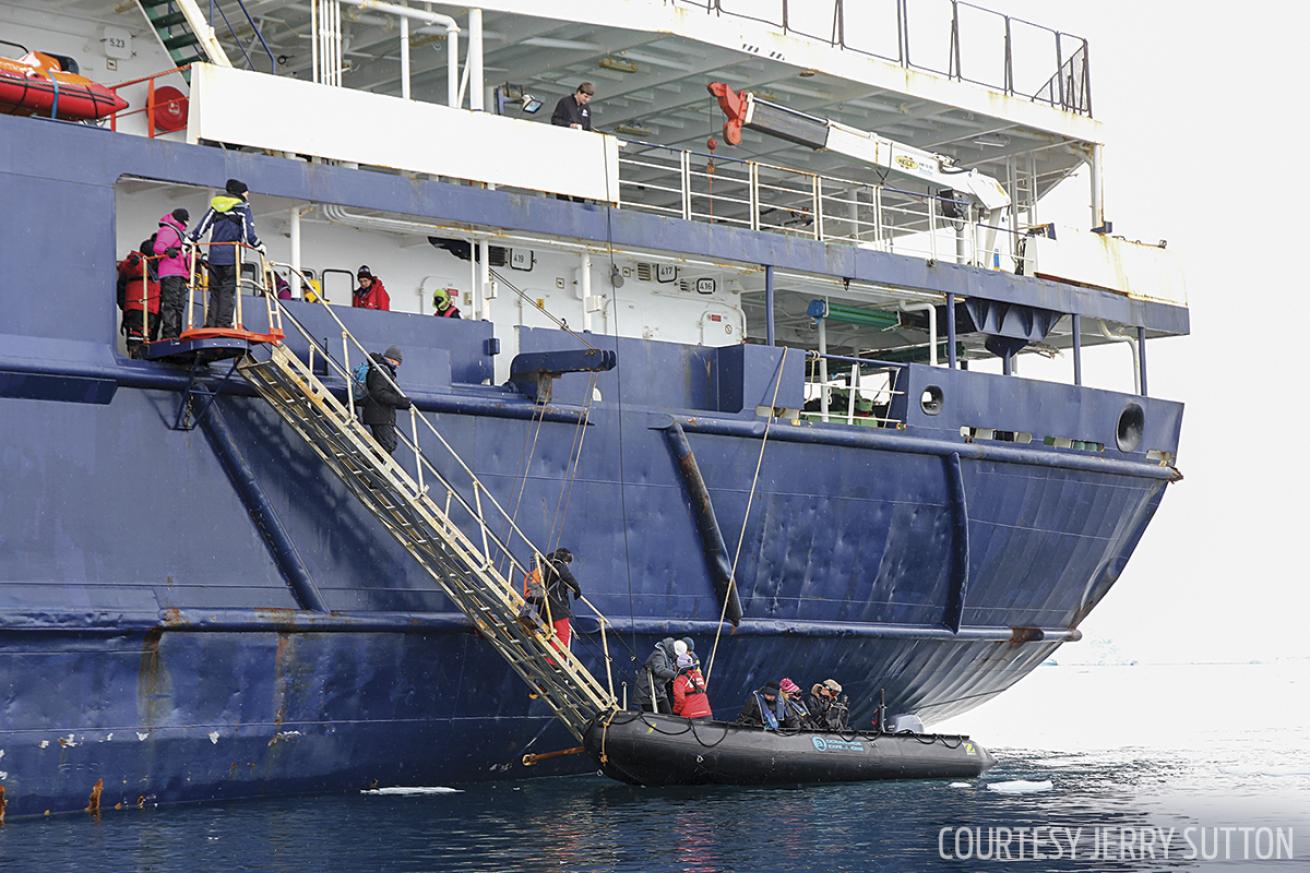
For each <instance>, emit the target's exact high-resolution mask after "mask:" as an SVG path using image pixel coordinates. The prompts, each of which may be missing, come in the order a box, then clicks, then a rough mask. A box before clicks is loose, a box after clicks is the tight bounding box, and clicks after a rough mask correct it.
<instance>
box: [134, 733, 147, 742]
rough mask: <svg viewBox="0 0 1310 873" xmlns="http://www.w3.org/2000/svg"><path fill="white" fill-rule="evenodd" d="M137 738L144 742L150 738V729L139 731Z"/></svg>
mask: <svg viewBox="0 0 1310 873" xmlns="http://www.w3.org/2000/svg"><path fill="white" fill-rule="evenodd" d="M136 738H137V739H138V740H139V741H141V742H143V743H144V742H145V741H146V740H147V739H149V738H150V731H146V732H145V733H141V731H137V732H136Z"/></svg>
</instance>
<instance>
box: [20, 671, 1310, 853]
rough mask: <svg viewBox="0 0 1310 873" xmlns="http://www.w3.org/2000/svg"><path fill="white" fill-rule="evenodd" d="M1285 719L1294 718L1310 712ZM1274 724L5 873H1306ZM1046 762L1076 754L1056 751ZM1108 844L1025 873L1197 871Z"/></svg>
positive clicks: (179, 827) (467, 796) (271, 812)
mask: <svg viewBox="0 0 1310 873" xmlns="http://www.w3.org/2000/svg"><path fill="white" fill-rule="evenodd" d="M1042 681H1044V680H1038V682H1037V683H1036V684H1037V685H1038V687H1040V684H1041V682H1042ZM1118 684H1121V683H1118ZM1020 698H1022V695H1020ZM1282 701H1283V702H1282V703H1280V704H1278V706H1302V705H1303V704H1301V703H1300V702H1299V699H1298V700H1295V701H1294V700H1289V699H1288V698H1282ZM1134 712H1135V716H1134V717H1139V718H1140V717H1144V716H1143V715H1142V712H1141V711H1134ZM1248 712H1249V710H1248ZM1164 717H1165V716H1164V715H1161V716H1160V718H1164ZM1274 721H1275V720H1274V719H1272V718H1264V719H1258V718H1246V719H1234V718H1225V717H1219V716H1218V715H1217V716H1216V718H1214V719H1211V720H1208V721H1206V722H1205V723H1204V724H1201V725H1199V726H1197V729H1196V730H1195V731H1193V732H1192V733H1191V734H1187V735H1184V734H1182V733H1179V732H1174V733H1173V734H1161V736H1162V737H1163V739H1161V740H1160V741H1156V739H1159V738H1158V737H1157V738H1156V739H1153V740H1152V744H1151V745H1149V746H1146V745H1131V744H1129V745H1119V746H1117V747H1115V748H1111V749H1105V748H1101V749H1087V748H1079V749H1078V750H1077V751H1049V750H1047V751H1041V750H1033V749H1023V748H1009V749H1005V748H1001V749H997V750H996V752H997V755H998V757H999V758H1000V759H1001V764H1000V765H999V766H998V767H996V768H995V769H993V770H992V771H990V772H989V773H988V774H987V775H986V776H985V777H983V778H982V779H979V780H974V781H972V782H970V783H968V785H967V786H966V787H959V786H958V783H957V785H956V786H954V787H953V786H952V783H951V782H950V781H949V780H942V781H933V782H912V783H911V782H887V783H869V784H862V785H843V786H824V787H813V788H804V789H782V790H780V789H735V788H695V789H692V788H686V789H663V790H647V789H641V788H634V787H630V786H626V785H620V784H617V783H613V782H610V781H608V780H605V779H604V778H601V777H598V776H581V777H573V778H564V779H545V780H532V781H527V782H518V783H496V784H490V785H466V786H461V787H462V788H463V789H464V790H463V792H461V793H451V794H429V795H423V796H361V795H354V796H337V797H327V798H304V799H294V800H270V801H257V802H248V803H240V804H228V805H218V806H202V807H201V806H198V807H183V808H173V809H149V810H144V811H136V810H132V811H124V812H114V813H110V812H106V814H105V816H104V817H103V819H102V820H101V821H99V822H93V821H91V820H89V819H87V818H85V817H81V816H79V817H69V818H60V819H54V820H49V821H24V822H14V823H11V824H10V825H9V826H8V827H7V828H5V829H4V830H0V869H3V870H4V871H6V873H8V871H27V870H33V871H58V870H81V869H87V864H88V860H89V859H95V864H94V866H95V868H96V869H99V870H105V871H120V870H124V871H128V870H130V871H150V873H154V871H158V873H173V871H208V870H223V871H225V873H227V871H242V870H258V871H265V870H267V871H286V873H301V871H315V873H317V871H322V870H351V871H360V873H364V871H384V873H392V871H472V870H478V871H482V870H486V871H509V870H526V871H633V873H646V871H679V873H721V871H749V873H762V871H793V870H796V871H800V870H806V871H808V870H824V871H876V870H886V871H907V870H910V871H913V870H933V869H949V870H987V869H997V870H999V869H1013V867H1012V866H1011V865H1008V864H1002V863H998V862H995V861H979V860H976V859H975V860H972V861H969V862H960V861H956V860H942V859H941V858H940V857H939V854H938V852H939V847H938V838H939V834H940V833H941V831H942V829H944V828H945V829H948V833H955V832H956V830H957V829H960V828H967V829H975V828H977V829H981V830H979V831H975V832H974V833H978V834H984V835H985V834H986V833H987V832H988V829H994V828H997V827H1004V828H1008V829H1011V830H1014V829H1017V828H1022V827H1043V828H1046V827H1051V826H1069V827H1083V828H1085V829H1086V830H1087V831H1088V832H1090V831H1091V830H1092V829H1096V828H1104V827H1113V828H1119V827H1126V826H1136V827H1147V826H1150V827H1157V828H1164V829H1168V828H1175V829H1177V832H1178V833H1181V832H1182V830H1183V829H1184V828H1187V827H1193V828H1195V827H1205V828H1215V827H1241V826H1253V825H1259V826H1269V827H1281V828H1289V827H1290V828H1294V829H1295V854H1296V858H1297V860H1295V861H1291V862H1282V863H1274V862H1267V861H1266V862H1258V861H1246V862H1242V861H1234V862H1231V863H1228V864H1221V865H1218V869H1222V870H1238V869H1258V870H1294V869H1305V863H1306V862H1305V859H1307V858H1310V775H1307V774H1310V728H1307V727H1305V726H1292V727H1287V726H1281V727H1276V726H1274V723H1273V722H1274ZM1142 733H1143V735H1150V734H1151V733H1152V732H1151V731H1150V730H1147V731H1143V732H1142ZM1171 737H1172V738H1171ZM980 738H981V739H983V740H986V737H980ZM1047 745H1048V746H1054V745H1064V748H1065V749H1069V748H1072V747H1074V746H1071V745H1066V744H1063V743H1060V742H1058V740H1057V739H1056V738H1052V739H1051V742H1050V743H1048V744H1047ZM1018 779H1023V780H1030V781H1033V782H1040V781H1043V780H1050V782H1051V783H1052V787H1051V789H1050V790H1048V791H1039V792H1036V793H1021V794H1004V793H1001V792H997V791H991V790H988V789H987V788H986V786H987V785H988V784H992V783H997V782H1002V781H1008V780H1018ZM1091 840H1092V837H1091V836H1089V835H1087V836H1084V837H1083V842H1082V843H1081V852H1080V856H1079V860H1077V861H1075V862H1070V861H1068V860H1067V859H1062V860H1049V859H1048V860H1045V861H1040V862H1029V863H1026V864H1022V865H1019V869H1022V870H1076V871H1088V870H1123V871H1139V870H1177V869H1191V868H1194V867H1196V866H1197V864H1196V863H1195V862H1191V861H1186V860H1184V859H1183V857H1182V852H1181V849H1180V848H1179V846H1175V849H1174V855H1173V856H1172V857H1171V858H1169V859H1163V858H1161V857H1158V856H1157V857H1156V858H1155V859H1151V858H1140V857H1130V858H1121V857H1118V856H1117V855H1116V857H1114V858H1112V859H1111V860H1105V859H1098V860H1089V859H1088V858H1087V855H1088V854H1089V853H1090V851H1091ZM947 845H948V848H949V846H950V840H949V839H948V840H947Z"/></svg>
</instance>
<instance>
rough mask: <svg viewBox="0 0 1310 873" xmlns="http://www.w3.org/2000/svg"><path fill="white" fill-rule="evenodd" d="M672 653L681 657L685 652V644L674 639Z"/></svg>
mask: <svg viewBox="0 0 1310 873" xmlns="http://www.w3.org/2000/svg"><path fill="white" fill-rule="evenodd" d="M673 653H674V654H675V655H677V656H678V657H679V658H681V657H682V656H683V655H685V654H687V644H686V643H684V642H683V641H682V640H674V642H673Z"/></svg>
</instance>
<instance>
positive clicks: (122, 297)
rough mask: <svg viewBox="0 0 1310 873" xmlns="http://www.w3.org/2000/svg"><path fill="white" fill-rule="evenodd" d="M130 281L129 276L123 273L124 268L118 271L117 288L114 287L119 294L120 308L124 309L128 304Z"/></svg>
mask: <svg viewBox="0 0 1310 873" xmlns="http://www.w3.org/2000/svg"><path fill="white" fill-rule="evenodd" d="M128 257H129V258H130V257H131V255H128ZM128 281H129V280H128V278H127V276H125V275H124V274H123V271H122V270H119V271H118V284H117V285H116V286H115V289H114V290H115V291H116V292H117V294H118V308H119V309H122V308H123V307H124V306H125V305H126V304H127V283H128Z"/></svg>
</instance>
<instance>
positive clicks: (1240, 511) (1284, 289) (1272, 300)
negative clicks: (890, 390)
mask: <svg viewBox="0 0 1310 873" xmlns="http://www.w3.org/2000/svg"><path fill="white" fill-rule="evenodd" d="M998 2H1000V3H1003V8H1004V9H1005V10H1007V11H1010V12H1012V13H1014V14H1017V15H1025V16H1027V17H1030V18H1031V19H1032V20H1035V21H1040V22H1042V23H1046V24H1050V25H1053V26H1057V27H1059V28H1061V29H1062V30H1066V31H1069V32H1073V33H1078V34H1081V35H1085V36H1086V37H1087V38H1088V39H1089V41H1090V44H1091V57H1092V76H1093V80H1092V86H1093V88H1092V90H1093V96H1094V110H1095V114H1096V116H1097V117H1098V118H1099V119H1101V120H1102V121H1103V122H1104V124H1105V127H1106V138H1107V142H1108V145H1107V149H1106V162H1107V170H1106V173H1107V180H1106V205H1107V210H1108V213H1109V216H1110V217H1111V218H1112V220H1113V221H1114V223H1115V230H1116V232H1122V233H1125V234H1126V235H1127V236H1129V237H1130V238H1141V239H1158V238H1165V239H1168V240H1169V248H1170V250H1171V251H1176V252H1178V253H1179V254H1180V255H1181V256H1182V257H1183V258H1184V264H1185V268H1186V271H1187V276H1188V290H1189V298H1190V303H1191V311H1192V336H1190V337H1186V338H1181V339H1171V340H1159V341H1155V342H1153V343H1151V344H1149V346H1148V366H1149V389H1150V392H1151V393H1152V394H1154V395H1156V396H1161V397H1168V398H1172V399H1179V400H1182V401H1184V402H1185V403H1186V404H1187V410H1186V413H1185V416H1184V419H1183V436H1182V443H1181V447H1180V455H1179V466H1180V468H1181V469H1182V471H1183V473H1184V474H1185V475H1186V477H1187V478H1186V480H1185V481H1183V482H1181V483H1178V484H1176V485H1174V486H1171V488H1170V490H1169V493H1168V494H1167V495H1166V497H1165V500H1164V503H1163V505H1162V507H1161V509H1160V511H1159V513H1158V514H1157V515H1156V519H1155V522H1154V523H1153V524H1152V526H1151V527H1150V528H1149V530H1148V531H1147V534H1146V536H1145V538H1144V539H1143V541H1142V543H1141V545H1140V547H1139V548H1138V550H1137V553H1136V555H1135V556H1134V558H1133V560H1132V561H1131V563H1130V564H1129V566H1128V569H1127V571H1126V572H1125V573H1124V575H1123V577H1122V578H1121V579H1120V580H1119V582H1118V584H1117V585H1116V587H1115V589H1114V590H1113V591H1112V592H1111V594H1110V596H1109V597H1108V598H1107V599H1106V601H1105V602H1104V603H1103V604H1102V605H1101V606H1100V608H1099V609H1098V610H1097V611H1096V612H1094V613H1093V614H1092V616H1091V617H1090V618H1089V619H1088V620H1087V621H1086V622H1085V623H1084V625H1083V630H1084V632H1085V633H1086V634H1087V635H1088V637H1089V638H1096V637H1101V638H1109V639H1110V640H1112V641H1113V643H1114V644H1115V646H1116V647H1117V648H1118V649H1119V650H1120V651H1121V652H1123V653H1124V654H1125V655H1126V656H1128V657H1138V658H1142V659H1149V660H1175V659H1182V660H1224V659H1240V660H1247V659H1252V658H1261V659H1264V658H1271V657H1279V656H1301V657H1305V656H1307V655H1310V634H1308V633H1307V629H1306V622H1307V617H1310V573H1307V571H1306V565H1305V563H1304V560H1303V555H1302V553H1301V549H1300V546H1301V545H1302V544H1303V543H1304V542H1305V541H1306V539H1307V538H1310V532H1308V531H1307V530H1306V525H1305V522H1306V520H1307V517H1308V514H1307V512H1306V511H1305V508H1304V506H1305V501H1306V499H1307V488H1308V487H1310V476H1308V475H1307V473H1306V462H1305V461H1304V460H1303V459H1302V458H1301V457H1300V454H1301V451H1300V450H1301V448H1302V445H1303V444H1304V441H1305V439H1306V437H1307V428H1306V425H1307V424H1308V423H1310V416H1308V415H1307V413H1306V410H1305V401H1304V390H1303V389H1300V388H1298V387H1297V383H1298V381H1299V380H1297V379H1296V372H1297V370H1298V369H1299V367H1300V366H1301V361H1300V359H1301V358H1302V357H1303V352H1302V348H1303V346H1304V342H1303V341H1300V340H1299V339H1298V337H1299V334H1300V332H1301V331H1303V330H1305V329H1306V328H1307V327H1310V325H1307V324H1306V321H1307V316H1308V315H1310V306H1307V301H1306V295H1307V293H1308V292H1310V288H1308V287H1307V286H1308V285H1310V283H1307V281H1306V278H1305V275H1306V274H1305V270H1304V267H1303V265H1302V263H1300V261H1301V260H1302V258H1304V256H1305V252H1306V248H1307V247H1306V246H1305V245H1304V244H1298V243H1297V241H1296V240H1297V235H1298V229H1299V228H1301V227H1303V226H1304V225H1305V218H1304V215H1303V213H1304V209H1305V205H1304V200H1305V196H1306V191H1307V188H1306V186H1305V185H1304V184H1303V183H1302V182H1301V181H1300V180H1299V178H1298V170H1297V168H1298V167H1300V166H1302V165H1304V163H1305V159H1304V156H1303V155H1302V154H1299V151H1300V148H1299V145H1300V143H1301V142H1302V140H1301V135H1302V134H1304V133H1305V132H1306V129H1307V123H1306V121H1305V119H1304V114H1305V113H1304V107H1305V105H1306V100H1305V96H1304V88H1305V86H1306V84H1307V83H1308V82H1310V76H1308V75H1307V73H1306V69H1307V68H1306V64H1307V63H1310V57H1307V50H1306V46H1305V42H1304V36H1305V34H1306V33H1307V30H1308V25H1310V12H1307V8H1306V7H1305V6H1304V5H1302V4H1290V3H1274V2H1249V3H1242V4H1197V3H1187V2H1180V0H1169V2H1162V0H1151V2H1144V0H1137V2H1128V0H1100V2H1096V3H1082V2H1080V3H1073V2H1063V3H1050V2H1044V3H1043V2H1033V0H998ZM1202 10H1207V11H1205V12H1202ZM1208 10H1216V11H1215V12H1214V13H1211V12H1209V11H1208ZM1052 196H1053V197H1055V198H1058V200H1059V202H1060V203H1062V204H1065V205H1066V206H1067V207H1068V208H1066V209H1065V210H1064V212H1063V214H1072V215H1074V216H1078V215H1080V214H1085V211H1082V210H1084V204H1086V203H1087V185H1086V182H1085V180H1083V179H1071V180H1069V182H1066V183H1065V186H1064V190H1061V191H1057V192H1055V193H1054V194H1053V195H1052ZM1089 357H1090V363H1091V365H1092V366H1093V367H1094V368H1095V369H1094V370H1093V371H1092V373H1091V376H1092V379H1093V380H1094V381H1097V383H1098V384H1105V385H1107V387H1108V386H1110V385H1116V386H1118V385H1125V384H1128V383H1127V382H1126V379H1127V378H1129V374H1130V372H1131V370H1130V367H1129V364H1128V363H1127V351H1126V350H1125V349H1123V348H1107V349H1098V350H1096V351H1094V352H1093V353H1092V354H1091V355H1090V356H1089ZM1025 366H1028V364H1027V362H1026V361H1025ZM1054 366H1057V367H1067V366H1068V364H1067V363H1064V362H1061V363H1057V364H1055V365H1054ZM1033 369H1035V368H1033ZM1081 645H1086V644H1085V643H1084V644H1081ZM1068 654H1069V656H1070V657H1073V656H1074V655H1075V653H1074V652H1068Z"/></svg>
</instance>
